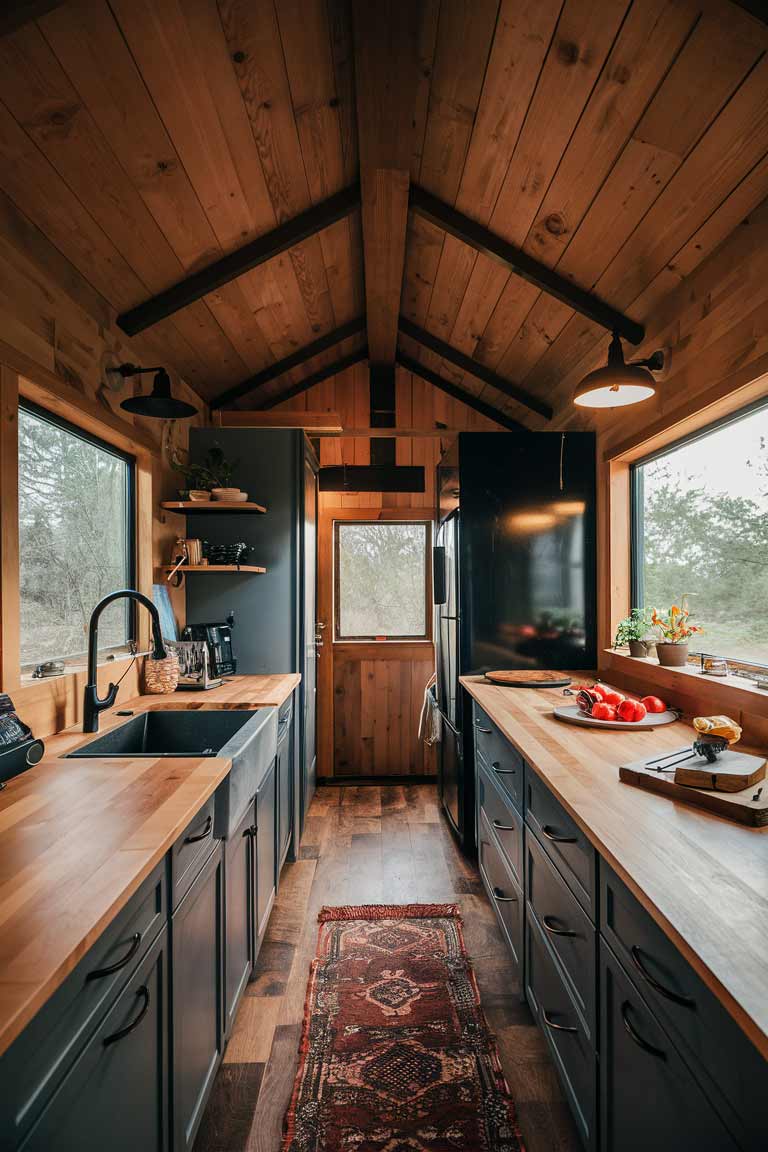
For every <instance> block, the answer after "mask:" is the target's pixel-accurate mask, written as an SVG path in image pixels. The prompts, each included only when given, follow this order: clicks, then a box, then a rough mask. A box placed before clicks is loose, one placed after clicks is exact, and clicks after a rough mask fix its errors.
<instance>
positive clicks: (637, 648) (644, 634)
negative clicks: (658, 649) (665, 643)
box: [613, 608, 655, 657]
mask: <svg viewBox="0 0 768 1152" xmlns="http://www.w3.org/2000/svg"><path fill="white" fill-rule="evenodd" d="M648 633H649V626H648V618H647V615H646V612H645V609H644V608H633V609H632V611H631V612H630V614H629V616H625V617H624V619H623V620H620V621H619V623H618V625H617V627H616V637H615V639H614V641H613V646H614V648H623V647H625V646H629V654H630V656H636V657H645V656H647V655H648V650H649V649H650V648H652V647H653V645H654V643H655V641H654V639H653V636H649V635H648Z"/></svg>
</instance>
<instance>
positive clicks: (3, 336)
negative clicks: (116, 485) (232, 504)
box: [0, 192, 207, 738]
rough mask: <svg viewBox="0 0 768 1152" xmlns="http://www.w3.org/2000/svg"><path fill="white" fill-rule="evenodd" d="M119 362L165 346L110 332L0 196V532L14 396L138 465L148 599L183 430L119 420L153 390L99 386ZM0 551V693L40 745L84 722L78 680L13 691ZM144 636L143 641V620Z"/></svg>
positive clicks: (164, 549) (171, 532) (169, 523)
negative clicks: (133, 397) (129, 402)
mask: <svg viewBox="0 0 768 1152" xmlns="http://www.w3.org/2000/svg"><path fill="white" fill-rule="evenodd" d="M124 360H130V361H132V362H134V363H139V364H141V363H146V364H150V365H155V364H163V363H164V362H165V361H164V348H163V346H162V344H160V343H157V342H153V341H152V340H147V339H143V338H142V339H140V340H133V341H128V340H126V338H125V337H124V336H123V335H122V334H121V333H119V332H118V330H117V329H116V328H115V326H114V312H113V310H112V309H111V308H110V306H109V305H108V304H107V302H106V301H105V300H104V299H103V297H101V296H100V295H99V294H98V292H96V291H95V290H94V289H93V288H92V287H91V286H90V285H89V284H88V283H87V282H86V281H85V280H84V279H83V277H82V276H81V275H80V273H79V272H78V271H77V270H76V269H75V268H74V267H73V266H72V265H71V264H70V263H69V262H68V261H67V259H66V258H65V257H64V256H62V254H61V252H59V251H58V250H57V249H56V248H55V247H53V245H52V244H50V242H49V241H48V240H47V239H46V238H45V237H44V236H43V234H42V233H41V232H40V231H38V229H37V228H36V227H35V226H34V225H33V224H32V223H31V222H30V221H29V220H28V219H27V218H26V217H24V216H23V215H22V214H21V213H20V212H19V211H18V210H17V209H16V208H15V206H14V205H13V204H12V203H11V202H10V201H9V200H8V199H7V198H6V197H5V196H4V195H3V193H2V192H0V372H2V373H4V376H3V381H4V383H3V395H4V397H8V396H10V395H11V392H12V393H13V400H12V402H11V401H10V400H9V401H8V403H7V404H6V403H4V406H3V412H2V420H3V433H4V434H3V437H2V444H1V445H0V507H1V508H2V512H3V519H4V524H5V526H6V527H7V528H11V527H13V524H14V517H15V516H16V500H17V497H16V447H15V445H16V419H15V417H16V389H18V391H19V392H20V393H21V395H22V396H27V397H28V398H30V399H33V400H34V401H35V402H36V403H38V404H40V405H41V406H43V407H47V408H49V409H50V410H51V411H53V412H55V413H58V414H59V415H61V416H63V417H65V418H67V419H69V420H71V421H72V422H73V423H76V424H81V425H83V426H84V427H86V428H87V429H88V430H89V431H91V432H93V433H95V434H99V435H102V436H103V437H104V438H105V439H107V440H111V441H113V442H115V443H118V444H119V445H120V446H121V447H122V448H124V449H126V450H128V451H135V452H136V454H137V457H138V458H139V460H140V467H139V469H138V474H137V486H138V504H139V508H138V518H137V536H138V540H137V543H138V545H139V581H138V582H139V584H140V586H141V587H142V589H143V590H144V591H147V592H148V591H149V587H148V586H149V585H151V583H152V573H153V569H154V568H155V567H156V566H157V565H158V564H160V563H161V562H164V561H165V559H166V558H167V556H168V554H169V552H170V550H171V548H172V546H173V541H174V540H175V539H176V537H177V535H179V534H183V532H184V521H183V519H181V518H179V517H177V516H174V515H173V514H172V513H171V514H166V513H164V512H162V511H161V509H160V507H159V504H160V501H161V500H163V499H168V498H170V497H172V496H173V495H174V493H175V490H176V489H177V488H178V487H179V486H180V480H179V477H178V475H177V474H176V473H174V472H173V470H172V469H171V468H170V465H169V450H170V448H171V446H175V447H176V448H183V447H185V445H186V441H187V437H188V427H189V424H190V421H186V422H183V423H176V422H173V423H172V422H167V421H163V422H159V421H155V420H146V419H141V418H135V417H130V416H129V415H128V414H127V413H123V412H122V411H121V409H120V402H121V400H124V399H125V398H126V396H128V395H130V394H131V393H132V392H133V391H134V390H139V389H142V390H144V391H146V390H148V388H149V386H150V383H151V376H148V377H144V378H143V380H142V381H141V383H139V382H138V381H128V382H127V383H123V384H122V386H121V387H120V389H119V390H118V391H112V390H111V389H110V388H108V387H106V386H105V382H104V381H105V376H104V371H103V369H104V366H105V364H106V363H113V364H119V363H120V362H121V361H124ZM171 375H172V379H173V387H174V392H175V393H176V394H177V395H179V396H181V397H184V398H185V399H188V400H190V401H191V402H192V403H193V404H195V405H196V406H197V407H198V408H199V409H200V414H199V415H198V416H197V417H195V418H194V422H198V423H202V422H204V421H205V420H206V419H207V412H206V409H205V405H204V403H203V402H202V401H201V400H200V398H199V397H198V396H197V395H196V394H195V393H194V392H193V391H192V390H191V389H190V388H188V387H187V386H186V384H185V383H184V381H182V380H180V379H179V378H178V377H177V376H174V375H173V373H171ZM117 379H118V380H119V377H118V378H117ZM9 405H10V406H9ZM2 543H3V563H2V586H0V602H1V603H2V604H3V613H2V615H3V636H2V637H0V640H2V641H4V642H3V645H2V649H3V659H2V670H3V678H2V680H3V682H2V689H3V690H4V691H11V693H12V696H13V700H14V703H15V704H16V705H17V707H18V709H19V712H20V714H21V715H22V717H23V718H24V719H25V720H26V722H27V723H28V724H30V726H31V727H32V729H33V731H34V733H35V735H36V736H40V737H43V738H44V737H46V736H48V735H50V734H52V733H54V732H57V731H60V730H61V729H62V728H65V727H67V726H68V725H70V724H74V723H77V722H78V721H79V720H80V719H81V717H82V712H81V698H82V689H83V686H84V677H83V675H82V674H76V673H73V674H71V675H67V676H65V677H60V678H57V679H55V680H50V681H28V680H26V679H25V680H23V681H21V682H20V681H19V669H18V637H16V642H15V644H14V642H13V638H12V637H11V636H10V630H11V629H10V625H11V624H12V619H10V618H12V616H13V611H12V610H11V609H9V610H8V613H7V612H6V605H8V604H13V596H14V587H13V584H14V580H15V586H16V592H15V594H16V596H18V591H17V590H18V555H17V554H16V555H13V551H12V548H10V546H9V543H8V540H7V533H6V531H5V530H4V531H3V541H2ZM172 595H173V594H172ZM16 604H18V600H16ZM174 607H175V610H176V612H177V614H178V615H181V614H182V613H183V610H184V598H183V594H182V595H181V596H179V595H178V594H177V595H176V596H175V599H174ZM16 618H18V608H16ZM141 626H142V629H143V630H144V631H145V632H146V621H143V620H142V622H141ZM16 627H17V628H18V622H16ZM14 650H15V655H14ZM51 655H52V656H54V655H56V653H51ZM124 670H125V664H124V662H123V661H118V662H116V663H115V664H113V665H110V667H109V668H103V669H101V671H100V680H103V682H104V685H106V682H107V679H108V678H109V677H108V674H111V676H112V678H113V679H114V678H117V676H118V675H120V674H121V673H122V672H123V671H124ZM138 685H139V679H138V676H137V670H136V669H133V670H131V672H130V674H129V675H127V676H126V679H125V681H124V682H123V685H122V686H121V691H120V698H121V699H126V698H127V697H128V696H131V695H135V694H136V691H137V689H138Z"/></svg>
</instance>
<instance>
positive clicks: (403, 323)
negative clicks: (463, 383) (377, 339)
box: [398, 316, 553, 420]
mask: <svg viewBox="0 0 768 1152" xmlns="http://www.w3.org/2000/svg"><path fill="white" fill-rule="evenodd" d="M398 327H399V328H400V331H401V332H402V333H403V335H404V336H410V337H411V339H412V340H416V341H417V343H419V344H421V345H423V346H424V347H425V348H429V349H430V351H431V352H436V353H437V355H438V356H441V357H442V358H443V360H447V361H448V363H449V364H455V365H456V367H457V368H461V370H462V372H469V374H470V375H471V376H476V377H477V378H478V380H483V381H484V382H485V383H486V384H490V385H491V386H492V387H493V388H496V389H497V390H498V391H499V392H503V393H504V395H505V396H509V398H510V400H516V401H517V403H518V404H523V405H524V406H525V407H526V408H530V410H531V412H535V413H536V415H537V416H543V417H544V419H545V420H551V419H552V415H553V413H552V409H551V408H550V407H549V405H548V404H545V403H544V402H543V401H542V400H539V399H538V398H537V397H536V396H532V395H531V393H530V392H526V391H524V390H523V389H522V388H519V387H518V386H517V385H516V384H512V383H510V381H509V380H505V379H504V377H503V376H499V375H498V373H496V372H494V371H493V369H492V368H487V367H486V366H485V364H481V363H480V361H479V360H473V359H472V357H471V356H467V355H466V354H465V353H464V352H459V350H458V348H454V347H453V346H452V345H451V344H446V342H445V340H441V339H440V337H439V336H434V335H433V334H432V333H431V332H427V330H426V329H425V328H419V326H418V324H414V323H413V321H412V320H409V319H408V318H407V317H406V316H401V317H400V319H399V321H398Z"/></svg>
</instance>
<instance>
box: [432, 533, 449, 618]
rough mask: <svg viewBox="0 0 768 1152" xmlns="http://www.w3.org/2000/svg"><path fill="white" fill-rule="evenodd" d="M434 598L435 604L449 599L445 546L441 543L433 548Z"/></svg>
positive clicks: (443, 602)
mask: <svg viewBox="0 0 768 1152" xmlns="http://www.w3.org/2000/svg"><path fill="white" fill-rule="evenodd" d="M432 599H433V600H434V602H435V604H445V602H446V600H447V587H446V579H445V548H443V547H442V546H441V545H439V544H438V545H437V547H435V548H433V549H432Z"/></svg>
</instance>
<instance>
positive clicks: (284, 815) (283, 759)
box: [277, 731, 293, 873]
mask: <svg viewBox="0 0 768 1152" xmlns="http://www.w3.org/2000/svg"><path fill="white" fill-rule="evenodd" d="M277 787H278V798H277V827H278V837H277V841H278V845H279V852H278V857H277V860H278V873H279V871H280V869H281V868H282V866H283V864H284V862H285V858H286V856H287V855H288V849H289V848H290V846H291V832H292V831H293V756H292V755H291V735H290V731H288V732H286V734H285V735H284V736H283V738H282V739H281V740H280V742H279V743H278V745H277Z"/></svg>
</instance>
